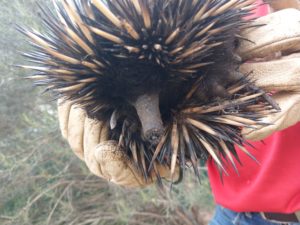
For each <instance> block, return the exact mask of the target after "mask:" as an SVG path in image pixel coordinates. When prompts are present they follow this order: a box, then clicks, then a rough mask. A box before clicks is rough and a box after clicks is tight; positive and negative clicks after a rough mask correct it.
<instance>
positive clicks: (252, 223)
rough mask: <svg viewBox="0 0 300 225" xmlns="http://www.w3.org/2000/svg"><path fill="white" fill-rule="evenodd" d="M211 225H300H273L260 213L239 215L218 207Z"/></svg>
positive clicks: (293, 224) (290, 224)
mask: <svg viewBox="0 0 300 225" xmlns="http://www.w3.org/2000/svg"><path fill="white" fill-rule="evenodd" d="M209 225H300V223H288V224H284V223H273V222H271V221H267V220H265V219H263V218H262V217H261V215H260V214H259V213H237V212H234V211H231V210H229V209H226V208H223V207H221V206H217V207H216V210H215V215H214V217H213V218H212V220H211V222H210V223H209Z"/></svg>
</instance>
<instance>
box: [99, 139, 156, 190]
mask: <svg viewBox="0 0 300 225" xmlns="http://www.w3.org/2000/svg"><path fill="white" fill-rule="evenodd" d="M95 157H96V159H97V162H98V165H99V166H100V167H101V171H102V173H103V176H104V178H106V179H107V180H108V181H110V182H113V183H115V184H118V185H121V186H125V187H131V188H133V187H145V186H146V185H148V184H150V183H152V182H153V181H150V180H148V181H146V180H145V179H144V177H143V175H142V173H141V172H140V171H139V170H138V169H137V168H136V166H134V165H133V163H132V162H131V160H130V159H129V158H128V157H127V155H126V154H125V152H124V151H122V150H121V149H120V148H119V147H118V144H117V142H116V141H112V140H111V141H105V142H101V143H100V144H99V145H98V146H97V148H96V151H95Z"/></svg>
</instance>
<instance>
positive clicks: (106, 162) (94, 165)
mask: <svg viewBox="0 0 300 225" xmlns="http://www.w3.org/2000/svg"><path fill="white" fill-rule="evenodd" d="M58 118H59V124H60V129H61V132H62V136H63V137H64V138H65V139H67V140H68V142H69V145H70V147H71V149H72V150H73V152H74V153H75V154H76V155H77V156H78V157H79V158H80V159H81V160H83V161H85V163H86V165H87V167H88V168H89V170H90V171H91V172H92V173H93V174H95V175H96V176H98V177H101V178H104V179H106V180H108V181H111V182H113V183H115V184H118V185H121V186H125V187H145V186H147V185H149V184H152V183H153V182H155V179H156V175H155V174H152V175H151V176H150V177H149V178H148V179H147V181H146V180H145V178H144V176H143V175H142V174H141V172H140V171H139V170H138V169H137V168H136V166H135V165H134V163H133V162H132V161H131V160H130V159H129V158H128V157H127V155H126V154H125V153H124V152H123V151H122V150H121V149H119V147H118V144H117V143H116V142H115V141H113V140H108V129H109V128H108V127H107V126H106V125H104V124H103V123H101V122H100V121H97V120H93V119H90V118H88V117H87V116H86V114H85V112H84V111H83V110H82V109H81V108H79V107H77V106H76V105H72V104H71V103H70V102H69V101H62V100H59V101H58ZM155 167H156V170H157V171H158V172H159V174H160V176H161V177H162V178H166V179H171V172H170V168H168V167H164V166H162V165H159V164H157V165H155ZM178 174H179V171H176V174H175V177H173V178H174V180H175V181H176V180H177V179H178Z"/></svg>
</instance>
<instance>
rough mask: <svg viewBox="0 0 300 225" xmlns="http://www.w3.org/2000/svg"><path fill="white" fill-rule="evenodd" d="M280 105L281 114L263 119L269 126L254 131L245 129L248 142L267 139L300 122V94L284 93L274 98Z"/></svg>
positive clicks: (244, 132) (243, 131) (243, 132)
mask: <svg viewBox="0 0 300 225" xmlns="http://www.w3.org/2000/svg"><path fill="white" fill-rule="evenodd" d="M273 98H274V100H275V101H276V102H277V103H278V104H279V106H280V108H281V112H278V113H274V114H270V115H268V116H266V117H265V118H263V120H262V121H263V122H265V123H269V124H271V125H269V126H258V127H257V129H255V130H253V129H250V128H244V129H243V130H242V134H243V136H244V137H245V138H246V139H248V140H253V141H258V140H262V139H264V138H266V137H267V136H269V135H270V134H272V133H273V132H275V131H279V130H283V129H285V128H287V127H290V126H292V125H294V124H296V123H297V122H299V121H300V113H299V111H300V93H299V92H294V93H292V92H282V93H278V94H276V95H274V96H273Z"/></svg>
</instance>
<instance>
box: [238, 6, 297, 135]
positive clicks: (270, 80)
mask: <svg viewBox="0 0 300 225" xmlns="http://www.w3.org/2000/svg"><path fill="white" fill-rule="evenodd" d="M269 2H270V3H271V4H272V2H273V3H274V4H275V5H276V7H277V9H278V7H279V5H280V3H279V1H278V0H275V1H269ZM280 2H281V3H282V2H283V1H280ZM293 2H295V1H294V0H293V1H286V2H285V3H286V4H284V5H283V4H281V6H282V7H284V6H286V7H288V6H291V5H293ZM297 4H299V3H298V2H297ZM256 23H257V24H260V25H262V24H266V25H265V26H260V27H257V28H251V29H248V30H247V31H246V32H245V33H244V34H243V35H244V36H245V37H246V38H247V39H248V40H251V42H247V41H245V42H243V43H242V45H241V47H240V49H239V54H240V56H241V57H242V59H243V60H245V61H247V63H244V64H243V65H242V67H241V71H242V72H244V73H246V74H247V73H251V75H250V76H251V77H252V79H253V80H254V81H256V85H257V86H259V87H261V88H262V89H263V90H265V91H268V92H273V93H274V94H273V96H272V98H273V99H274V100H275V101H276V102H277V103H278V104H279V106H280V108H281V112H279V113H275V114H270V115H267V116H266V117H265V118H264V119H263V122H266V123H269V124H272V125H270V126H266V127H257V130H253V129H243V135H244V137H245V138H246V139H249V140H254V141H257V140H262V139H264V138H265V137H267V136H269V135H270V134H272V133H273V132H275V131H279V130H283V129H285V128H287V127H289V126H292V125H294V124H296V123H297V122H299V121H300V54H299V53H298V54H297V52H299V49H300V11H299V10H296V9H285V10H281V11H278V12H275V13H272V14H269V15H267V16H265V17H261V18H259V19H257V20H256ZM292 53H294V54H292ZM270 58H271V60H268V59H270ZM258 59H260V60H258Z"/></svg>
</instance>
